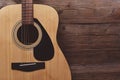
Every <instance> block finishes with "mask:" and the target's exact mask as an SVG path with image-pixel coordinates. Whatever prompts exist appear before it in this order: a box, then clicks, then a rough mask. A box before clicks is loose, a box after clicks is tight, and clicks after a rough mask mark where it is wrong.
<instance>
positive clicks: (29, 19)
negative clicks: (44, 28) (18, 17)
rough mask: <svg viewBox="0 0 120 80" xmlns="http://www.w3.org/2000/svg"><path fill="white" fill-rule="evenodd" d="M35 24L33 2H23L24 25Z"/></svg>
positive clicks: (26, 0)
mask: <svg viewBox="0 0 120 80" xmlns="http://www.w3.org/2000/svg"><path fill="white" fill-rule="evenodd" d="M33 23H34V21H33V0H22V24H33Z"/></svg>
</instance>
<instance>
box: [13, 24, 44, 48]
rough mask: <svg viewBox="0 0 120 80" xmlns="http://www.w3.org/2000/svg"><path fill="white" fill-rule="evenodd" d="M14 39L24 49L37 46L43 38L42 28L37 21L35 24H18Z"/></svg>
mask: <svg viewBox="0 0 120 80" xmlns="http://www.w3.org/2000/svg"><path fill="white" fill-rule="evenodd" d="M13 38H14V41H15V42H16V43H17V45H19V46H20V47H22V48H24V49H29V48H34V47H36V46H37V45H38V44H39V43H40V42H41V39H42V30H41V28H40V27H39V25H38V24H37V23H34V25H22V23H21V22H19V23H18V24H16V26H15V29H14V31H13Z"/></svg>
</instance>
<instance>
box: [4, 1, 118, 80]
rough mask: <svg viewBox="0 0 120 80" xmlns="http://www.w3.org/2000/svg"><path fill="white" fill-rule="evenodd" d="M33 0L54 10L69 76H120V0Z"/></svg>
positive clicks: (106, 79) (111, 79)
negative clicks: (68, 66) (57, 17)
mask: <svg viewBox="0 0 120 80" xmlns="http://www.w3.org/2000/svg"><path fill="white" fill-rule="evenodd" d="M8 1H15V2H16V3H20V2H21V0H8ZM5 2H6V0H3V2H2V4H3V3H5ZM34 2H35V3H41V4H48V5H50V6H53V7H54V8H55V9H56V10H57V11H58V13H59V16H60V25H59V30H58V42H59V45H60V46H61V48H62V50H63V52H64V54H65V56H66V58H67V60H68V61H69V64H70V66H71V69H72V75H73V80H119V79H120V71H119V68H118V67H119V62H120V24H119V22H120V5H119V4H120V0H34ZM6 3H7V2H6ZM5 5H6V4H4V5H3V6H5ZM108 64H109V65H110V66H108V67H109V68H108V69H107V70H106V67H107V66H106V65H108ZM91 66H92V67H91ZM100 66H101V67H102V69H100V68H99V67H100ZM115 66H116V67H115ZM104 67H105V68H104ZM83 68H84V69H83ZM81 70H82V71H81ZM86 70H88V71H89V70H90V72H87V71H86ZM101 70H102V71H101ZM111 70H112V71H111ZM116 70H118V71H116ZM95 71H96V72H95ZM104 71H105V72H104Z"/></svg>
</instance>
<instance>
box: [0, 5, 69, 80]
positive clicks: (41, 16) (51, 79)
mask: <svg viewBox="0 0 120 80" xmlns="http://www.w3.org/2000/svg"><path fill="white" fill-rule="evenodd" d="M34 18H37V19H38V21H39V22H40V23H41V25H42V26H43V28H44V29H45V31H46V32H47V34H48V35H49V37H50V39H51V42H52V44H53V46H54V56H53V58H52V59H50V60H46V61H44V60H43V61H40V60H37V59H35V57H34V54H33V53H34V49H24V48H21V47H19V46H18V45H16V42H15V41H14V39H13V32H14V28H15V25H16V24H17V23H18V22H19V21H20V20H21V5H10V6H7V7H4V8H2V9H1V10H0V80H71V72H70V69H69V66H68V64H67V61H66V59H65V57H64V55H63V53H62V51H61V49H60V48H59V46H58V43H57V40H56V34H57V26H58V15H57V12H56V11H55V10H54V9H53V8H51V7H49V6H46V5H36V4H34ZM19 62H24V63H25V62H45V68H44V69H40V70H35V71H21V70H13V69H12V68H11V67H12V63H19Z"/></svg>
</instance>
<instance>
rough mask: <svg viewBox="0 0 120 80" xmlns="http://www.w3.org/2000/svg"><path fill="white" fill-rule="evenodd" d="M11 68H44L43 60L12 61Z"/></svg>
mask: <svg viewBox="0 0 120 80" xmlns="http://www.w3.org/2000/svg"><path fill="white" fill-rule="evenodd" d="M11 67H12V70H19V71H24V72H31V71H36V70H40V69H45V63H44V62H28V63H12V66H11Z"/></svg>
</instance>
